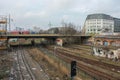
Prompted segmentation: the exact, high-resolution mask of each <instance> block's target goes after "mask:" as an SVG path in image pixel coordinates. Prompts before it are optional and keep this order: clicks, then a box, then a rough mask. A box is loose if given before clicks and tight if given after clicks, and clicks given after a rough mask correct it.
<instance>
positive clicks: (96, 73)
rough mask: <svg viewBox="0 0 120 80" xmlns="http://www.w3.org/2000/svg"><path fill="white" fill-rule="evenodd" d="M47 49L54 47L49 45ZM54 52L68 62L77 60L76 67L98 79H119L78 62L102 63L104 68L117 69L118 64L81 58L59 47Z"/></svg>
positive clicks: (119, 79)
mask: <svg viewBox="0 0 120 80" xmlns="http://www.w3.org/2000/svg"><path fill="white" fill-rule="evenodd" d="M47 49H49V50H52V51H54V49H53V48H50V47H49V48H47ZM56 52H57V54H56V55H58V56H59V57H60V58H61V59H63V60H65V61H66V62H69V61H71V60H73V59H74V60H76V61H77V62H78V64H77V66H78V68H80V69H81V70H83V71H84V72H86V73H88V74H89V75H91V76H93V77H95V78H96V79H98V80H100V79H101V80H120V78H119V77H116V76H112V75H110V74H106V73H104V72H102V71H99V70H96V69H94V68H91V67H88V66H87V65H83V64H81V63H79V62H81V61H83V62H84V63H88V64H91V65H95V64H96V65H97V66H99V65H103V66H104V68H105V67H106V66H110V67H111V68H116V69H119V67H118V66H113V65H110V64H106V63H101V62H99V61H93V60H90V59H86V58H83V57H78V56H75V55H72V54H70V52H66V51H65V52H64V50H60V49H59V50H58V49H56ZM89 62H90V63H89ZM103 66H100V67H103ZM105 69H106V68H105Z"/></svg>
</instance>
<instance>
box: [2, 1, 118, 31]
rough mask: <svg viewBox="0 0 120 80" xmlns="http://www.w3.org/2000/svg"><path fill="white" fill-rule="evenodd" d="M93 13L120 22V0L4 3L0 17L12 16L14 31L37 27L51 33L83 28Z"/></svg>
mask: <svg viewBox="0 0 120 80" xmlns="http://www.w3.org/2000/svg"><path fill="white" fill-rule="evenodd" d="M92 13H106V14H109V15H111V16H114V17H118V18H120V0H0V15H8V14H10V15H11V17H12V19H13V22H11V24H12V26H13V27H26V28H29V27H33V26H37V27H40V28H42V29H47V28H48V24H49V22H51V24H52V26H60V25H61V22H62V21H63V20H64V22H73V23H74V24H76V25H81V26H83V24H84V21H85V18H86V16H87V15H88V14H92Z"/></svg>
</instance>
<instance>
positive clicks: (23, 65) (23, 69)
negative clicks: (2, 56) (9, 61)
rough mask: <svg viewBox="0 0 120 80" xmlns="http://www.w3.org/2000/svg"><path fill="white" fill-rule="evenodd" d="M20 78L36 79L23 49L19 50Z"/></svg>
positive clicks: (20, 79) (26, 79)
mask: <svg viewBox="0 0 120 80" xmlns="http://www.w3.org/2000/svg"><path fill="white" fill-rule="evenodd" d="M17 65H18V73H19V77H18V80H36V79H35V77H34V75H33V73H32V70H31V68H30V66H29V64H28V63H27V61H26V58H25V55H24V52H23V50H22V49H20V50H18V51H17Z"/></svg>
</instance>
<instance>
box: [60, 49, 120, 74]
mask: <svg viewBox="0 0 120 80" xmlns="http://www.w3.org/2000/svg"><path fill="white" fill-rule="evenodd" d="M59 51H64V52H65V53H69V54H70V53H72V52H71V51H70V50H65V49H64V50H63V49H60V48H59ZM71 55H72V56H73V57H74V58H76V59H78V60H79V61H83V62H85V63H87V64H91V65H95V66H99V67H101V68H103V69H107V70H110V71H112V72H116V73H118V74H120V72H119V71H120V66H117V65H112V64H108V63H105V62H102V61H100V60H92V59H88V58H84V57H81V56H77V55H74V54H71ZM72 56H71V57H72Z"/></svg>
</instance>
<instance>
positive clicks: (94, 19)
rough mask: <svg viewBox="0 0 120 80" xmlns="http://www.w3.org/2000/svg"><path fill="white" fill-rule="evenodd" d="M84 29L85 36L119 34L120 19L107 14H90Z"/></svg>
mask: <svg viewBox="0 0 120 80" xmlns="http://www.w3.org/2000/svg"><path fill="white" fill-rule="evenodd" d="M84 29H85V33H86V34H97V33H98V34H99V33H101V32H120V19H118V18H114V17H112V16H110V15H107V14H90V15H88V16H87V18H86V21H85V24H84Z"/></svg>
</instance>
